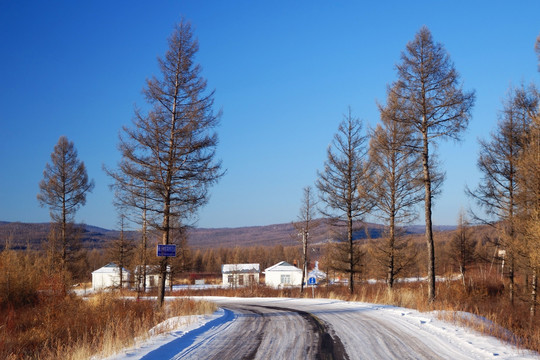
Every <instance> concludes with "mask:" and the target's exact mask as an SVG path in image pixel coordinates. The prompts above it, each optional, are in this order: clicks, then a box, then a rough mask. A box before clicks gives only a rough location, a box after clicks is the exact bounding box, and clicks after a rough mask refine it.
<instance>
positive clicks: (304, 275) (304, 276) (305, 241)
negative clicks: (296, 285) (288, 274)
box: [298, 228, 309, 293]
mask: <svg viewBox="0 0 540 360" xmlns="http://www.w3.org/2000/svg"><path fill="white" fill-rule="evenodd" d="M298 236H302V252H303V265H302V285H301V288H300V292H301V293H304V283H305V282H306V279H307V262H308V261H307V244H308V237H309V233H308V232H307V231H306V229H305V228H302V232H301V233H300V234H298Z"/></svg>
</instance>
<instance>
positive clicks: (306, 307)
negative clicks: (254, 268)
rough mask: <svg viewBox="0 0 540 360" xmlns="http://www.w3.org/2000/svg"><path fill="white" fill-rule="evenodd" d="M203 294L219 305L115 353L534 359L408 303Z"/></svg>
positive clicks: (149, 357)
mask: <svg viewBox="0 0 540 360" xmlns="http://www.w3.org/2000/svg"><path fill="white" fill-rule="evenodd" d="M204 299H205V300H207V301H213V302H215V303H216V304H217V305H218V306H219V307H221V308H222V309H223V310H221V311H220V312H217V313H216V314H214V315H213V316H212V317H211V319H212V320H208V321H206V322H203V323H201V325H199V326H198V327H194V328H192V329H191V330H188V331H182V330H178V331H176V332H173V333H172V334H171V335H169V338H170V340H167V341H165V342H163V343H159V344H158V345H157V346H152V347H150V348H149V349H148V351H145V350H143V349H141V350H140V351H134V352H132V353H130V352H129V351H126V352H125V356H124V357H117V359H127V358H132V359H135V358H138V359H144V360H155V359H220V360H228V359H234V360H236V359H280V360H281V359H321V360H323V359H324V360H325V359H350V360H355V359H385V360H386V359H499V360H502V359H505V360H510V359H511V360H516V359H536V358H538V354H537V353H527V352H525V351H520V350H518V349H515V348H513V347H511V346H507V345H503V344H501V343H500V342H499V341H498V340H496V339H494V338H490V337H486V336H482V335H479V334H476V333H474V332H473V331H470V330H467V329H464V328H461V327H459V326H455V325H452V324H448V323H444V322H442V321H439V320H437V319H436V318H435V317H434V316H433V315H432V314H431V315H430V314H422V313H419V312H417V311H414V310H410V309H404V308H397V307H392V306H384V305H374V304H366V303H354V302H345V301H339V300H331V299H292V298H251V299H250V298H226V297H204ZM143 353H144V355H142V354H143ZM137 354H140V355H137ZM141 355H142V356H141Z"/></svg>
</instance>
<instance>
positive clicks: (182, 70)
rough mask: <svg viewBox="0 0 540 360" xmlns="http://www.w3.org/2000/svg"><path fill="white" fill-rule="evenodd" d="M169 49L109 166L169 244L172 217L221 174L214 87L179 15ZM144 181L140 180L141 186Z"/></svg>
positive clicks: (188, 211)
mask: <svg viewBox="0 0 540 360" xmlns="http://www.w3.org/2000/svg"><path fill="white" fill-rule="evenodd" d="M168 43H169V49H168V51H167V52H166V54H165V56H164V58H159V59H158V62H159V67H160V70H161V76H162V77H161V79H157V78H155V77H153V78H152V79H149V80H147V84H146V87H145V89H144V91H143V93H144V95H145V97H146V100H147V101H148V103H149V104H150V105H152V109H151V110H150V111H148V113H146V114H144V113H142V112H141V111H139V110H137V111H136V112H135V118H134V120H133V126H132V127H131V128H128V127H124V128H123V134H122V135H121V136H120V142H119V150H120V152H121V154H122V160H121V161H120V163H119V168H118V170H117V171H114V172H113V171H110V174H111V176H113V178H114V179H115V181H116V184H117V186H120V187H123V188H125V189H127V190H128V191H129V192H131V193H132V194H133V195H134V198H135V199H139V202H138V206H141V205H140V199H142V198H143V197H144V196H146V208H147V212H148V215H149V216H148V218H149V221H150V220H152V221H151V222H150V223H151V224H152V225H153V226H154V227H155V228H156V229H158V230H159V231H160V232H161V243H162V244H169V243H170V240H171V231H172V230H173V229H174V227H175V225H174V223H173V221H172V220H173V219H180V220H184V221H185V220H186V219H190V218H191V217H192V216H194V215H195V213H196V210H197V209H198V208H199V207H200V206H201V205H203V204H205V203H206V202H207V200H208V190H209V187H210V186H211V185H212V184H214V183H215V182H217V180H218V179H219V178H220V177H221V176H222V175H223V172H222V171H221V162H219V161H217V160H216V159H215V148H216V146H217V143H218V138H217V135H216V134H215V132H214V128H215V127H216V126H217V124H218V120H219V117H220V114H219V113H217V114H216V113H215V112H214V110H213V105H214V100H213V97H214V91H207V90H206V80H205V79H204V78H203V77H201V75H200V72H201V67H200V65H198V64H196V63H195V61H194V57H195V54H196V53H197V51H198V42H197V40H196V39H194V38H193V33H192V30H191V26H190V24H189V23H188V22H186V21H184V20H182V21H181V22H180V23H179V24H178V25H177V26H176V27H175V29H174V31H173V33H172V35H171V37H170V38H169V42H168ZM143 184H144V185H143ZM167 264H168V261H167V258H163V259H162V260H161V262H160V279H159V287H158V301H159V304H160V305H162V304H163V300H164V296H165V277H166V275H167Z"/></svg>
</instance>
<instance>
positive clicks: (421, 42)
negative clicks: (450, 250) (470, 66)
mask: <svg viewBox="0 0 540 360" xmlns="http://www.w3.org/2000/svg"><path fill="white" fill-rule="evenodd" d="M397 72H398V80H397V81H396V82H395V84H394V86H392V87H391V89H395V96H396V97H398V99H399V102H400V103H401V104H402V110H401V112H402V113H403V116H402V117H401V121H403V122H405V123H406V124H408V126H411V127H412V128H413V129H415V130H416V132H417V134H418V136H419V138H420V139H421V146H420V148H419V152H420V153H421V156H422V168H423V175H424V176H423V181H424V189H425V196H424V201H425V206H424V212H425V214H424V217H425V221H426V231H425V237H426V243H427V250H428V285H429V286H428V300H429V301H430V302H432V301H433V300H434V299H435V246H434V241H433V226H432V220H431V213H432V198H433V193H432V181H433V179H432V177H433V170H434V169H432V167H431V166H430V165H431V164H433V162H431V161H430V156H431V152H433V146H434V145H435V144H436V143H437V141H440V140H443V139H453V140H460V135H461V133H462V132H463V131H464V130H465V129H466V128H467V126H468V123H469V119H470V118H471V111H472V108H473V105H474V100H475V95H474V91H472V92H465V91H463V90H462V86H461V84H460V79H459V75H458V73H457V71H456V69H455V67H454V64H453V62H452V61H451V60H450V56H449V55H448V53H447V52H446V50H445V49H444V47H443V45H442V44H440V43H435V42H434V41H433V37H432V35H431V32H430V31H429V29H428V28H427V27H422V28H421V29H420V31H419V32H418V33H417V34H416V36H415V38H414V40H413V41H411V42H409V43H408V44H407V46H406V49H405V51H404V52H402V54H401V62H400V63H399V64H398V65H397Z"/></svg>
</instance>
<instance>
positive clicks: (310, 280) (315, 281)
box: [308, 276, 317, 285]
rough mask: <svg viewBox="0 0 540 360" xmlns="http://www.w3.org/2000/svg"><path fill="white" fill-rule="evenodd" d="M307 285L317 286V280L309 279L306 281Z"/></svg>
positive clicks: (314, 278)
mask: <svg viewBox="0 0 540 360" xmlns="http://www.w3.org/2000/svg"><path fill="white" fill-rule="evenodd" d="M308 285H317V278H316V277H313V276H312V277H310V278H309V279H308Z"/></svg>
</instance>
